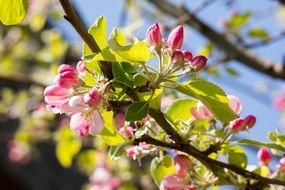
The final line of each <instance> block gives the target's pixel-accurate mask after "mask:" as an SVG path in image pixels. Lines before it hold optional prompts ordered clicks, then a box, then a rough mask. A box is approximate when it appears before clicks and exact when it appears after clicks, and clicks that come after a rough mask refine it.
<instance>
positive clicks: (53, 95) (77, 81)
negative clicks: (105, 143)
mask: <svg viewBox="0 0 285 190" xmlns="http://www.w3.org/2000/svg"><path fill="white" fill-rule="evenodd" d="M85 72H86V69H85V67H84V63H83V62H82V61H79V62H78V63H77V66H76V69H75V68H73V67H72V66H70V65H65V64H63V65H61V66H60V67H59V68H58V75H57V76H56V78H55V85H51V86H48V87H46V89H45V90H44V96H45V101H46V103H47V108H48V110H50V111H52V112H54V113H65V114H67V115H70V116H71V119H70V127H71V129H72V130H74V131H75V132H76V133H78V134H80V135H81V136H86V135H88V134H91V135H96V134H98V133H100V131H101V130H102V129H103V126H104V120H103V118H102V116H101V114H100V113H99V111H98V110H99V109H100V108H101V107H102V104H103V96H102V95H101V92H100V88H97V86H95V87H92V88H90V87H88V86H86V85H85V84H84V82H83V81H82V80H81V77H82V76H84V74H85Z"/></svg>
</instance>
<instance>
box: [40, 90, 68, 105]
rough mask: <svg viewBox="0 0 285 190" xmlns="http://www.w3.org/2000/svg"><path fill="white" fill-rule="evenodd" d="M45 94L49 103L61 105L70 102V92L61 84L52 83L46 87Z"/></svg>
mask: <svg viewBox="0 0 285 190" xmlns="http://www.w3.org/2000/svg"><path fill="white" fill-rule="evenodd" d="M44 96H45V101H46V103H47V104H50V105H52V106H59V105H62V104H64V103H66V102H68V99H69V96H70V93H69V91H68V90H67V89H65V88H62V87H60V86H59V85H52V86H48V87H46V88H45V90H44Z"/></svg>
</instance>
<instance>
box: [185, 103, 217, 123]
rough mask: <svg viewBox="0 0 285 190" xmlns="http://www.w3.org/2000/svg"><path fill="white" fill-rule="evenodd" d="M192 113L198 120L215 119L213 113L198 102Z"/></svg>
mask: <svg viewBox="0 0 285 190" xmlns="http://www.w3.org/2000/svg"><path fill="white" fill-rule="evenodd" d="M190 112H191V114H192V115H193V117H195V118H196V119H206V120H211V119H213V117H214V116H213V114H212V113H211V111H210V110H209V109H208V108H207V107H206V106H205V105H204V104H203V103H202V102H198V103H197V104H196V105H195V107H193V108H192V109H191V110H190Z"/></svg>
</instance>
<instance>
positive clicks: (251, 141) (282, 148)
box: [237, 139, 285, 152]
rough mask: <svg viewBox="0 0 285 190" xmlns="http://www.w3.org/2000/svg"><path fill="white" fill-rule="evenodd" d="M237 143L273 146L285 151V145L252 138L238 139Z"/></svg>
mask: <svg viewBox="0 0 285 190" xmlns="http://www.w3.org/2000/svg"><path fill="white" fill-rule="evenodd" d="M237 143H239V144H245V145H250V146H257V147H261V146H265V147H267V148H272V149H275V150H279V151H283V152H285V147H283V146H281V145H278V144H274V143H266V142H259V141H254V140H251V139H241V140H239V141H237Z"/></svg>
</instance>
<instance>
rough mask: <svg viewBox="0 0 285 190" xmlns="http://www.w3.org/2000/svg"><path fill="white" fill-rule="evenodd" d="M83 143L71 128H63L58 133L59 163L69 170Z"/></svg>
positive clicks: (57, 154) (57, 151)
mask: <svg viewBox="0 0 285 190" xmlns="http://www.w3.org/2000/svg"><path fill="white" fill-rule="evenodd" d="M80 148H81V141H80V139H79V138H77V137H76V136H75V134H74V133H73V132H72V131H71V130H70V128H69V127H61V128H60V129H59V130H58V132H57V144H56V157H57V159H58V161H59V163H60V164H61V165H62V166H63V167H65V168H68V167H70V166H71V164H72V160H73V157H74V156H75V155H76V154H77V153H78V152H79V150H80Z"/></svg>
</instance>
